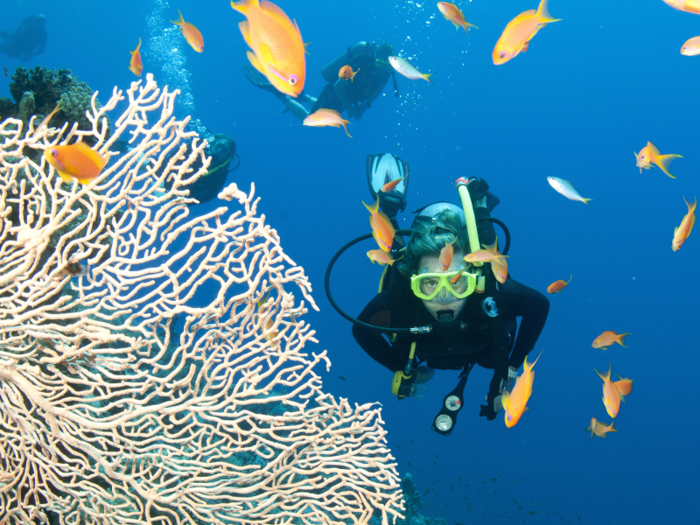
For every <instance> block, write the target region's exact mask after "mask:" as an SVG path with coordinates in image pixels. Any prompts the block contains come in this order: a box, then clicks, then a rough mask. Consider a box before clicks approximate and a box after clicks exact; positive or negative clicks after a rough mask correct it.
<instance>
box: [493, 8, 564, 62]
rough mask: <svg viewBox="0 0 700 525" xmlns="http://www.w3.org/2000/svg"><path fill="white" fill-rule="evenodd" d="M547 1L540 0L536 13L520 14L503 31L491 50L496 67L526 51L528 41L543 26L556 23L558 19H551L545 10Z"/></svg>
mask: <svg viewBox="0 0 700 525" xmlns="http://www.w3.org/2000/svg"><path fill="white" fill-rule="evenodd" d="M548 3H549V0H542V1H541V2H540V6H539V7H538V8H537V11H535V10H534V9H530V10H529V11H525V12H524V13H520V14H519V15H518V16H516V17H515V18H514V19H513V20H511V21H510V22H508V25H507V26H506V28H505V29H504V30H503V34H501V37H500V38H499V39H498V42H496V47H494V48H493V54H492V55H491V58H492V59H493V63H494V64H496V65H497V66H500V65H501V64H505V63H506V62H508V61H509V60H511V59H512V58H515V57H516V56H517V55H518V54H520V52H521V51H522V52H525V51H527V48H528V45H529V44H530V40H532V38H533V37H534V36H535V35H536V34H537V32H538V31H539V30H540V29H542V28H543V27H544V26H546V25H547V24H549V23H551V22H558V21H559V20H560V19H559V18H552V15H550V14H549V11H548V10H547V4H548Z"/></svg>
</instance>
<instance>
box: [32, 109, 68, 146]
mask: <svg viewBox="0 0 700 525" xmlns="http://www.w3.org/2000/svg"><path fill="white" fill-rule="evenodd" d="M62 109H63V103H62V102H61V101H60V100H59V101H58V104H56V108H55V109H54V110H53V111H52V112H51V113H49V114H48V115H46V116H45V117H44V120H42V121H41V123H40V124H39V125H38V126H37V128H36V129H35V130H34V133H32V138H31V140H36V139H37V138H39V133H40V132H41V130H42V129H44V128H45V127H46V126H47V125H48V123H49V121H50V120H51V119H52V118H53V116H54V115H55V114H56V113H58V112H59V111H61V110H62Z"/></svg>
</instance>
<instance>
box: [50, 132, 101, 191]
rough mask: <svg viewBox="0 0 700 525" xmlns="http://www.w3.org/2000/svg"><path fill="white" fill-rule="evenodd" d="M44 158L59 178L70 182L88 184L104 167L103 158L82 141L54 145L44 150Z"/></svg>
mask: <svg viewBox="0 0 700 525" xmlns="http://www.w3.org/2000/svg"><path fill="white" fill-rule="evenodd" d="M44 158H45V159H46V161H47V162H48V163H49V164H51V166H53V167H54V169H55V170H56V171H58V174H59V175H60V176H61V178H62V179H63V180H64V181H66V182H70V183H72V182H73V181H74V180H77V181H78V182H79V183H80V184H88V183H89V182H91V181H92V180H93V179H95V178H97V177H98V176H99V174H100V172H101V171H102V168H104V167H105V165H106V164H107V161H106V160H105V158H104V157H103V156H102V155H100V154H99V153H97V152H96V151H95V150H93V149H91V148H90V146H88V145H87V144H85V143H84V142H79V143H77V144H72V145H70V146H54V147H52V148H47V149H45V150H44Z"/></svg>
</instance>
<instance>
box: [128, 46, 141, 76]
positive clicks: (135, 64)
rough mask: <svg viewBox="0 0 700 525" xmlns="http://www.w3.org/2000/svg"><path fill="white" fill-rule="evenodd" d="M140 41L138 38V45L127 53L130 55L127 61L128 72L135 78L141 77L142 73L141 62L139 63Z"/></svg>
mask: <svg viewBox="0 0 700 525" xmlns="http://www.w3.org/2000/svg"><path fill="white" fill-rule="evenodd" d="M140 49H141V39H140V38H139V43H138V45H137V46H136V49H134V50H133V51H129V53H131V60H130V61H129V71H131V72H132V73H133V74H134V75H136V76H137V77H140V76H141V73H143V62H141V51H140Z"/></svg>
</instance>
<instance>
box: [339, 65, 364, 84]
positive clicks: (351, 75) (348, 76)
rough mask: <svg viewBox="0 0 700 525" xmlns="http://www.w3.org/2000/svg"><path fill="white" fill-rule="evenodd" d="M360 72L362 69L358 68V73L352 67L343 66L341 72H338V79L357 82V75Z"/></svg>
mask: <svg viewBox="0 0 700 525" xmlns="http://www.w3.org/2000/svg"><path fill="white" fill-rule="evenodd" d="M359 72H360V68H358V69H357V71H353V70H352V68H351V67H350V66H343V67H341V68H340V71H338V78H342V79H343V80H350V82H355V75H357V74H358V73H359Z"/></svg>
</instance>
